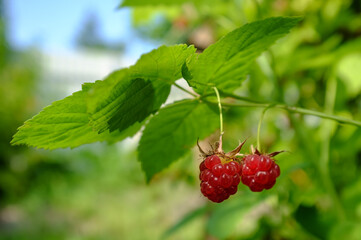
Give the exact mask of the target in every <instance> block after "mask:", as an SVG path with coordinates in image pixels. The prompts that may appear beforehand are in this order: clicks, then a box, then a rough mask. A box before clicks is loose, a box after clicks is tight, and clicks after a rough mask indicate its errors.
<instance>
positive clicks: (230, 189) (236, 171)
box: [199, 154, 242, 203]
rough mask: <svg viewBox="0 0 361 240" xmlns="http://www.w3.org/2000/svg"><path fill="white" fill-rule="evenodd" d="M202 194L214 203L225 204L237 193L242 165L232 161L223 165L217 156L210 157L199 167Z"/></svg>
mask: <svg viewBox="0 0 361 240" xmlns="http://www.w3.org/2000/svg"><path fill="white" fill-rule="evenodd" d="M199 169H200V171H201V172H200V174H199V179H200V180H201V192H202V194H203V195H204V196H205V197H207V198H208V199H209V200H211V201H212V202H217V203H220V202H223V201H224V200H226V199H228V198H229V196H231V195H233V194H235V193H236V192H237V186H238V184H239V183H240V174H241V172H242V169H241V165H240V164H239V163H238V162H235V161H230V162H228V163H224V164H223V163H222V161H221V159H220V158H219V157H218V156H217V155H216V154H214V155H211V156H208V157H207V158H206V159H205V160H204V161H203V162H202V163H201V164H200V166H199Z"/></svg>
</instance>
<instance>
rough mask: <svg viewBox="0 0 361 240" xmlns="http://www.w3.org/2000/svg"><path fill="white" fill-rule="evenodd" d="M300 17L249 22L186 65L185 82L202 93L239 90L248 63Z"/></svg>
mask: <svg viewBox="0 0 361 240" xmlns="http://www.w3.org/2000/svg"><path fill="white" fill-rule="evenodd" d="M299 21H300V18H290V17H274V18H268V19H265V20H261V21H257V22H252V23H249V24H246V25H244V26H243V27H240V28H238V29H236V30H234V31H232V32H231V33H229V34H227V35H226V36H225V37H223V38H222V39H221V40H219V41H218V42H217V43H215V44H213V45H211V46H210V47H208V48H207V49H206V50H205V51H204V52H203V53H202V54H200V55H199V57H198V59H196V58H194V59H193V61H192V62H190V63H189V64H188V68H189V71H190V73H191V75H192V76H193V78H192V79H191V80H188V82H189V83H190V84H191V86H193V87H195V88H196V91H197V92H198V93H200V94H203V93H204V92H206V91H207V90H209V89H210V88H209V87H208V86H207V85H215V86H217V88H219V89H221V90H223V91H228V92H231V91H233V90H235V89H236V88H238V87H240V85H241V83H242V81H243V80H244V79H245V78H246V76H247V74H248V69H249V67H250V66H251V64H252V62H253V61H254V60H255V59H256V58H257V57H258V56H259V55H260V54H261V53H262V52H263V51H265V50H266V49H267V48H269V47H270V46H271V45H272V44H273V43H274V42H275V41H276V40H277V39H279V38H281V37H283V36H284V35H285V34H287V33H288V32H289V31H290V29H291V28H292V27H294V26H295V25H296V24H297V23H298V22H299Z"/></svg>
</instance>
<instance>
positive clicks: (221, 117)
mask: <svg viewBox="0 0 361 240" xmlns="http://www.w3.org/2000/svg"><path fill="white" fill-rule="evenodd" d="M213 89H214V91H215V92H216V95H217V102H218V108H219V123H220V131H221V135H223V115H222V103H221V97H220V96H219V92H218V89H217V88H216V87H213Z"/></svg>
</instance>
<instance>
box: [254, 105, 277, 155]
mask: <svg viewBox="0 0 361 240" xmlns="http://www.w3.org/2000/svg"><path fill="white" fill-rule="evenodd" d="M272 106H273V105H269V106H268V107H266V108H265V109H263V111H262V113H261V116H260V118H259V121H258V127H257V149H258V151H260V152H261V141H260V135H261V127H262V121H263V118H264V115H265V114H266V112H267V110H268V109H269V108H271V107H272Z"/></svg>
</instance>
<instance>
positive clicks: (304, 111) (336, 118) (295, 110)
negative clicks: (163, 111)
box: [174, 83, 361, 127]
mask: <svg viewBox="0 0 361 240" xmlns="http://www.w3.org/2000/svg"><path fill="white" fill-rule="evenodd" d="M204 85H206V84H204ZM174 86H176V87H177V88H179V89H181V90H183V91H184V92H187V93H189V94H190V95H192V96H193V97H199V96H197V95H196V94H194V93H192V92H190V91H188V90H187V89H185V88H183V87H181V86H179V85H178V84H176V83H174ZM208 86H209V85H208ZM218 91H219V90H218ZM219 92H220V93H221V94H222V95H224V96H226V97H231V98H234V99H237V100H241V101H244V102H248V103H247V104H243V103H226V102H223V103H222V104H223V106H229V107H260V108H265V107H268V106H270V105H272V107H274V108H280V109H284V110H287V111H289V112H293V113H300V114H304V115H312V116H316V117H320V118H324V119H330V120H334V121H337V122H339V123H344V124H349V125H354V126H357V127H361V122H360V121H356V120H352V119H349V118H344V117H340V116H335V115H332V114H327V113H323V112H318V111H314V110H309V109H305V108H300V107H293V106H288V105H285V104H276V103H269V102H264V101H259V100H255V99H252V98H248V97H243V96H238V95H235V94H231V93H225V92H223V91H219ZM208 96H210V95H209V94H206V95H204V96H201V98H202V99H203V100H204V101H206V102H210V103H212V101H210V100H208V99H206V97H208Z"/></svg>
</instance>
